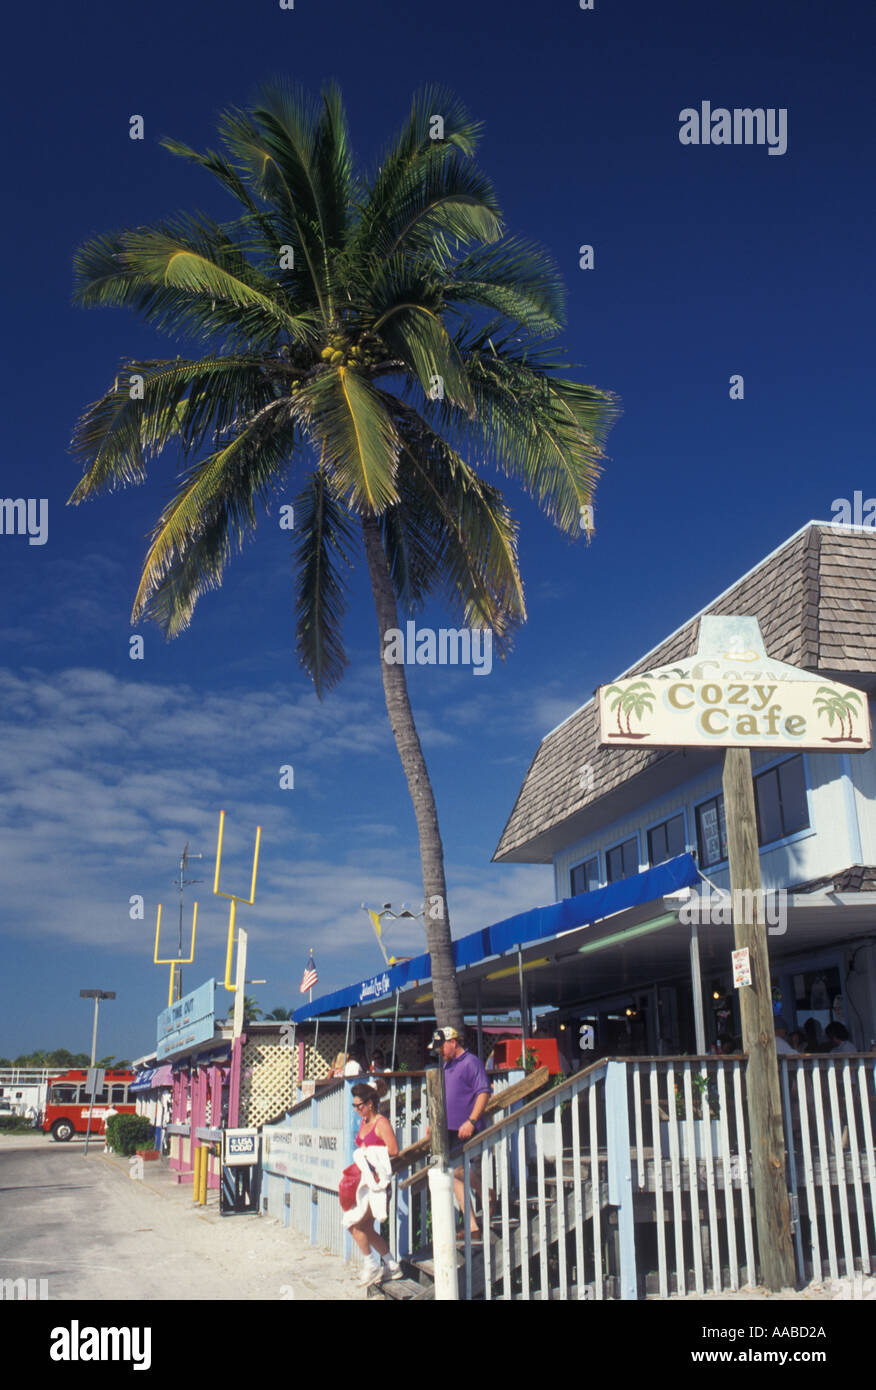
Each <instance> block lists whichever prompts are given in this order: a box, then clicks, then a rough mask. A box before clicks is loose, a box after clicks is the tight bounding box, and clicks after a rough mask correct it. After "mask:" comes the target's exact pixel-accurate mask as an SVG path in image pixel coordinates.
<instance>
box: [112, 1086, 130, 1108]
mask: <svg viewBox="0 0 876 1390" xmlns="http://www.w3.org/2000/svg"><path fill="white" fill-rule="evenodd" d="M127 1101H128V1088H127V1086H113V1095H112V1103H113V1105H126V1104H127Z"/></svg>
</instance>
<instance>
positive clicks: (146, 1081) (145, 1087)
mask: <svg viewBox="0 0 876 1390" xmlns="http://www.w3.org/2000/svg"><path fill="white" fill-rule="evenodd" d="M157 1071H158V1068H157V1067H147V1068H146V1069H145V1071H138V1072H137V1075H136V1076H135V1077H134V1080H133V1081H132V1082H131V1084H130V1086H129V1087H128V1090H129V1091H150V1090H151V1089H152V1078H153V1076H154V1075H155V1073H156V1072H157Z"/></svg>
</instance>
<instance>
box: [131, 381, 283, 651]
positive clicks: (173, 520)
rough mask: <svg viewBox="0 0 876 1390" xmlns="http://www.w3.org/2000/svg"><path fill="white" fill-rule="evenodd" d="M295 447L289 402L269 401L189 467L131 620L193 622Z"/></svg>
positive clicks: (166, 626) (177, 627)
mask: <svg viewBox="0 0 876 1390" xmlns="http://www.w3.org/2000/svg"><path fill="white" fill-rule="evenodd" d="M294 447H295V426H294V422H293V419H292V413H291V411H290V408H289V403H288V402H287V401H285V400H277V401H272V402H271V404H270V405H268V406H265V407H264V408H263V409H262V410H261V411H259V412H258V414H257V415H256V416H254V417H253V419H252V420H250V421H248V422H247V424H246V425H245V427H244V428H243V429H241V430H240V432H239V433H238V434H237V435H236V437H235V438H234V439H232V440H230V441H229V442H228V443H227V444H225V445H223V446H222V447H221V448H219V449H217V450H216V451H215V452H214V453H212V454H210V455H208V457H207V458H205V459H203V460H201V461H200V462H199V463H197V464H195V465H194V467H193V468H191V469H190V470H189V471H188V473H187V474H186V475H185V478H184V480H183V484H182V487H181V488H180V490H179V491H178V492H177V494H176V496H175V497H173V498H172V500H171V501H170V502H169V503H168V505H167V506H166V507H165V508H164V510H163V512H162V514H161V516H160V517H159V519H158V522H157V524H156V526H155V529H154V531H153V533H152V539H151V543H150V546H149V552H148V554H147V556H146V561H145V563H144V566H143V573H142V576H141V579H140V584H139V587H138V589H137V594H136V596H135V599H134V607H133V612H132V621H136V620H137V619H138V618H140V617H143V616H146V617H151V618H154V619H155V620H156V621H157V622H158V624H159V626H160V627H161V629H162V631H163V632H164V633H165V634H166V635H167V636H168V637H175V636H176V635H177V633H179V632H181V631H182V629H183V628H185V627H187V626H188V623H189V620H190V618H191V615H192V612H193V610H194V607H195V603H196V602H197V599H198V598H199V597H200V595H201V594H202V593H204V592H206V591H207V590H208V589H214V588H217V587H218V585H219V584H220V583H221V579H222V572H223V570H224V567H225V564H226V563H227V561H228V559H229V557H230V556H231V554H232V553H233V552H234V550H235V549H237V550H239V549H240V548H241V547H242V545H243V542H244V540H245V538H246V536H247V534H248V533H249V532H250V531H252V530H253V529H254V528H255V524H256V515H255V505H256V502H257V501H258V500H261V501H262V502H263V503H267V501H268V500H269V498H270V496H271V493H272V491H273V489H274V488H275V487H276V485H277V482H278V479H279V476H280V475H281V473H282V471H283V470H284V469H285V467H286V466H287V465H288V463H289V461H290V459H291V456H292V452H293V449H294Z"/></svg>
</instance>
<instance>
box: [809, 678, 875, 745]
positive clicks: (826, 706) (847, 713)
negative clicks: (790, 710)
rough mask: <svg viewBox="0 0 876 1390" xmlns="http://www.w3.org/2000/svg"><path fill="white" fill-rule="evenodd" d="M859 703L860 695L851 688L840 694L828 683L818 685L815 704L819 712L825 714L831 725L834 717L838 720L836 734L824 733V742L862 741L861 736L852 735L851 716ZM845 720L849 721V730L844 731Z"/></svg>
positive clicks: (856, 711) (855, 711)
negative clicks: (838, 727) (838, 729)
mask: <svg viewBox="0 0 876 1390" xmlns="http://www.w3.org/2000/svg"><path fill="white" fill-rule="evenodd" d="M860 703H861V697H860V695H856V694H855V692H854V691H853V690H849V691H846V693H845V694H844V695H843V694H840V692H839V691H838V690H832V689H831V688H830V686H829V685H820V686H819V687H818V689H817V691H816V692H815V704H816V707H817V708H818V713H819V714H826V715H827V722H828V723H829V724H830V726H831V728H832V727H833V722H834V720H835V719H838V720H839V726H840V731H839V733H838V734H835V735H830V734H825V736H824V740H825V743H863V739H861V738H853V737H852V716H853V715H855V714H858V713H859V711H858V710H857V709H855V705H859V704H860ZM846 720H848V721H849V732H848V733H846Z"/></svg>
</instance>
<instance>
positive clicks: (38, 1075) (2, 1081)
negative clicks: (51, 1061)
mask: <svg viewBox="0 0 876 1390" xmlns="http://www.w3.org/2000/svg"><path fill="white" fill-rule="evenodd" d="M64 1070H65V1069H64V1067H0V1086H44V1085H45V1084H46V1082H47V1081H48V1079H49V1077H50V1076H58V1075H59V1074H60V1073H61V1072H62V1071H64Z"/></svg>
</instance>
